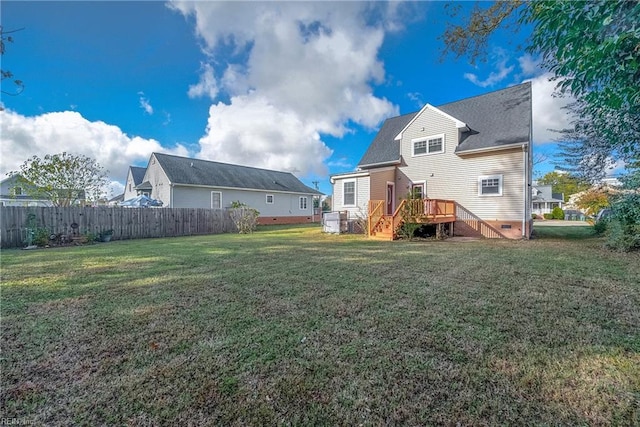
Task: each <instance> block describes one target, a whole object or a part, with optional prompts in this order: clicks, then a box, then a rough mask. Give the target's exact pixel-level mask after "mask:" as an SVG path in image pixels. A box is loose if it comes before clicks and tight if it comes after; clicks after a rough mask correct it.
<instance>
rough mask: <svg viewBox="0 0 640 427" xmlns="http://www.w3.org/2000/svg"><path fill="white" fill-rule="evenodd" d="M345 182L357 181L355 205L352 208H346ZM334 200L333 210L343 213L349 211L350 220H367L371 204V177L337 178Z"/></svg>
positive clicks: (334, 185)
mask: <svg viewBox="0 0 640 427" xmlns="http://www.w3.org/2000/svg"><path fill="white" fill-rule="evenodd" d="M345 180H347V181H355V203H354V204H353V205H350V206H345V205H344V204H343V201H344V193H343V191H344V182H345ZM332 200H333V206H332V210H334V211H341V212H344V211H347V212H348V215H349V218H362V217H364V218H366V215H367V207H368V203H369V176H358V177H356V178H351V177H349V178H340V177H335V178H334V183H333V197H332Z"/></svg>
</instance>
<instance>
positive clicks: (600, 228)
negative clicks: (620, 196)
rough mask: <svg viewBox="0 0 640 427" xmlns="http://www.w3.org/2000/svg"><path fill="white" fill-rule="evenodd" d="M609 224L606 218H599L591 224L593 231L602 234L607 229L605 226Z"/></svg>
mask: <svg viewBox="0 0 640 427" xmlns="http://www.w3.org/2000/svg"><path fill="white" fill-rule="evenodd" d="M608 225H609V220H608V219H606V218H605V219H601V220H600V221H596V222H595V223H594V224H593V231H595V233H596V234H599V235H602V234H604V233H605V231H607V227H608Z"/></svg>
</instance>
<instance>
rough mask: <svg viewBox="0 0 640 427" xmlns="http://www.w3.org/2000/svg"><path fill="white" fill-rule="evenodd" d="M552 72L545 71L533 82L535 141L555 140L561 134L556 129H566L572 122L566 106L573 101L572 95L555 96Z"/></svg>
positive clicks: (548, 141)
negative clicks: (551, 79)
mask: <svg viewBox="0 0 640 427" xmlns="http://www.w3.org/2000/svg"><path fill="white" fill-rule="evenodd" d="M550 78H551V73H545V74H542V75H540V76H537V77H534V78H532V79H529V80H526V81H530V82H531V92H532V97H533V99H532V107H533V142H534V144H545V143H550V142H555V140H557V139H558V137H559V134H558V133H557V132H554V130H561V129H566V128H567V127H568V126H569V125H570V122H571V116H570V115H569V114H568V112H567V110H566V109H565V108H564V107H566V106H567V104H569V103H571V102H573V98H570V97H564V98H560V97H556V96H553V93H554V89H555V87H556V83H557V82H555V81H550Z"/></svg>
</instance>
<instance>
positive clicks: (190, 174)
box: [152, 153, 322, 194]
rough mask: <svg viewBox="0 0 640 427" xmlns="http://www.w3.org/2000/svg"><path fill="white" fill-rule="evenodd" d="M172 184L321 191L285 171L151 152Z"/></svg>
mask: <svg viewBox="0 0 640 427" xmlns="http://www.w3.org/2000/svg"><path fill="white" fill-rule="evenodd" d="M152 156H155V158H156V160H157V162H158V164H159V165H160V167H161V168H162V169H163V170H164V173H165V174H166V175H167V178H168V179H169V181H170V182H171V183H172V184H178V185H179V184H182V185H195V186H205V187H223V188H240V189H250V190H265V191H279V192H291V193H304V194H322V193H320V192H319V191H316V190H314V189H312V188H309V187H307V186H306V185H304V184H303V183H302V182H301V181H300V180H299V179H298V178H296V177H295V176H294V175H293V174H291V173H289V172H279V171H274V170H268V169H259V168H253V167H249V166H239V165H232V164H228V163H219V162H213V161H209V160H201V159H191V158H187V157H179V156H172V155H168V154H161V153H153V154H152Z"/></svg>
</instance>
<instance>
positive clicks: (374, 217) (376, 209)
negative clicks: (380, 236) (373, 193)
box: [367, 200, 384, 236]
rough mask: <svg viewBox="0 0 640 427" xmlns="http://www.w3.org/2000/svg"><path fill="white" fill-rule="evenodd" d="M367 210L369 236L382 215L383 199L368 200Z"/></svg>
mask: <svg viewBox="0 0 640 427" xmlns="http://www.w3.org/2000/svg"><path fill="white" fill-rule="evenodd" d="M367 212H369V223H368V230H367V231H368V233H369V236H371V235H372V234H373V232H374V229H375V228H376V227H377V225H378V223H379V222H380V221H381V220H382V217H383V216H384V200H369V206H368V210H367Z"/></svg>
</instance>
